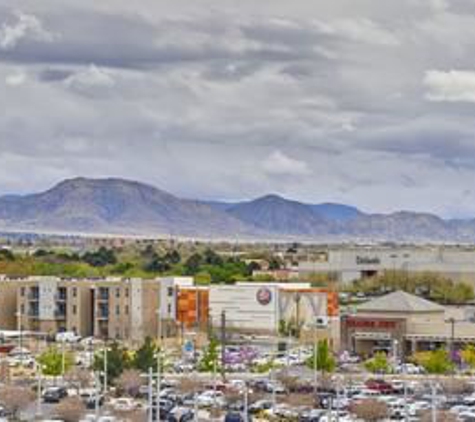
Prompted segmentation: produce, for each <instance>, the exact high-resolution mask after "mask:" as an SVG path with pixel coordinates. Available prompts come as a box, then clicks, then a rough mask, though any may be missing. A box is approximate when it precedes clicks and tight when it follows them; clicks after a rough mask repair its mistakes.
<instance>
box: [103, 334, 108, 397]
mask: <svg viewBox="0 0 475 422" xmlns="http://www.w3.org/2000/svg"><path fill="white" fill-rule="evenodd" d="M107 368H108V363H107V343H104V396H105V395H106V394H107V382H108V380H107Z"/></svg>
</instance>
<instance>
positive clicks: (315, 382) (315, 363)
mask: <svg viewBox="0 0 475 422" xmlns="http://www.w3.org/2000/svg"><path fill="white" fill-rule="evenodd" d="M313 368H314V370H313V390H314V394H315V399H316V397H317V393H318V336H317V323H316V321H315V325H314V326H313Z"/></svg>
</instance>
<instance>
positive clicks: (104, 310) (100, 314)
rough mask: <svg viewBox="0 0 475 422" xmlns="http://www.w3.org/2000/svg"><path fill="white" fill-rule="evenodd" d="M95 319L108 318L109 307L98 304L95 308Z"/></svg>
mask: <svg viewBox="0 0 475 422" xmlns="http://www.w3.org/2000/svg"><path fill="white" fill-rule="evenodd" d="M97 319H109V307H108V306H99V308H98V309H97Z"/></svg>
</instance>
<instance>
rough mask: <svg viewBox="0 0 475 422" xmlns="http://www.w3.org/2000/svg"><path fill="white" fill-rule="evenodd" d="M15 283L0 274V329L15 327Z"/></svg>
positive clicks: (14, 328) (12, 328)
mask: <svg viewBox="0 0 475 422" xmlns="http://www.w3.org/2000/svg"><path fill="white" fill-rule="evenodd" d="M17 311H18V309H17V285H16V282H15V281H10V280H5V278H4V277H2V276H0V330H16V329H17V318H16V313H17Z"/></svg>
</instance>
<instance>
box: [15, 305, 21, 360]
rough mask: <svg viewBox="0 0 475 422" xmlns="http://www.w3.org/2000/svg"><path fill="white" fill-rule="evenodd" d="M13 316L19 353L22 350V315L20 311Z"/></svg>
mask: <svg viewBox="0 0 475 422" xmlns="http://www.w3.org/2000/svg"><path fill="white" fill-rule="evenodd" d="M15 316H16V317H17V329H18V332H19V336H18V348H19V349H20V353H21V350H22V349H23V313H22V312H21V310H18V311H17V312H16V313H15Z"/></svg>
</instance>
